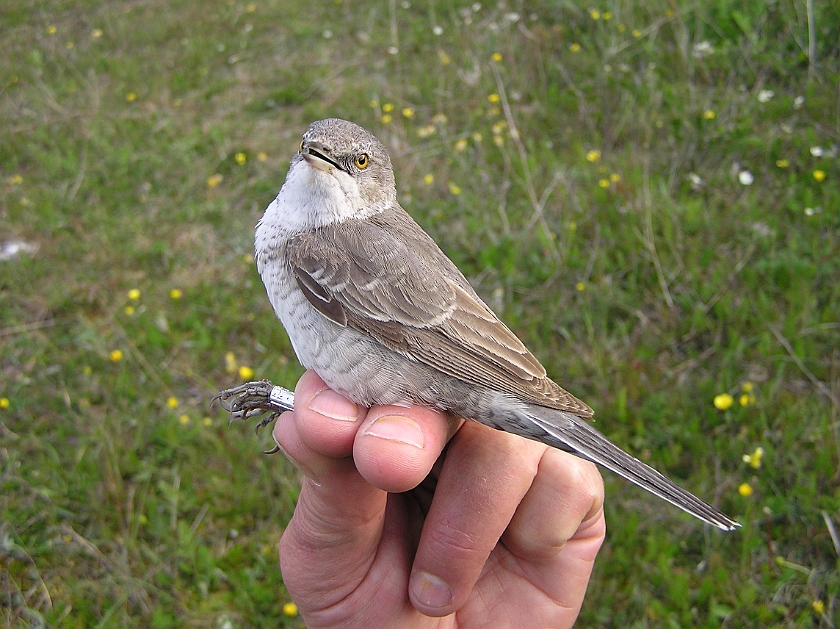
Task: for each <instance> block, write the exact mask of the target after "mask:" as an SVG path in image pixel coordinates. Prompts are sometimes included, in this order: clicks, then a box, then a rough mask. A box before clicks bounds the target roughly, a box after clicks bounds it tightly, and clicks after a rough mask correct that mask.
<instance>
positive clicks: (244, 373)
mask: <svg viewBox="0 0 840 629" xmlns="http://www.w3.org/2000/svg"><path fill="white" fill-rule="evenodd" d="M239 377H240V378H242V379H243V380H250V379H251V378H253V377H254V370H253V369H251V368H250V367H246V366H245V365H242V366H241V367H240V368H239Z"/></svg>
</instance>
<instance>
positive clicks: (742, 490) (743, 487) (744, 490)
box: [738, 483, 753, 498]
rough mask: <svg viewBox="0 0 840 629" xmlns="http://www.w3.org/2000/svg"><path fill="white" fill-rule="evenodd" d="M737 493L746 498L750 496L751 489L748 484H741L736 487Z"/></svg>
mask: <svg viewBox="0 0 840 629" xmlns="http://www.w3.org/2000/svg"><path fill="white" fill-rule="evenodd" d="M738 493H739V494H741V495H742V496H743V497H744V498H746V497H747V496H752V493H753V488H752V487H750V484H749V483H741V484H740V485H738Z"/></svg>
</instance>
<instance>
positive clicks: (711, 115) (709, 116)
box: [703, 109, 717, 120]
mask: <svg viewBox="0 0 840 629" xmlns="http://www.w3.org/2000/svg"><path fill="white" fill-rule="evenodd" d="M716 116H717V114H716V113H715V112H714V110H713V109H707V110H706V111H704V112H703V119H704V120H714V119H715V117H716Z"/></svg>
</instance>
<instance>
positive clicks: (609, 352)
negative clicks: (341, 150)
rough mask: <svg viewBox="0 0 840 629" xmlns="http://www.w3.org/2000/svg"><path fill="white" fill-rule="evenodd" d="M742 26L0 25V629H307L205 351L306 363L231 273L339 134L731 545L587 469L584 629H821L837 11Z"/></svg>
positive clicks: (445, 16) (161, 11)
mask: <svg viewBox="0 0 840 629" xmlns="http://www.w3.org/2000/svg"><path fill="white" fill-rule="evenodd" d="M742 4H743V3H736V2H732V1H730V0H720V1H719V2H716V3H709V4H704V3H689V2H684V1H683V0H677V1H676V2H664V1H657V2H652V3H647V2H641V1H637V0H616V2H614V3H612V4H607V5H602V6H597V7H596V6H595V5H592V6H590V5H585V4H581V5H579V6H576V5H575V4H574V3H557V2H549V1H548V0H542V1H537V2H530V3H527V5H523V6H520V4H519V3H510V4H509V5H508V6H507V7H503V6H501V5H498V6H497V5H496V3H495V2H487V3H482V6H481V8H480V9H478V10H475V9H474V8H473V3H471V2H465V1H464V2H462V1H457V2H456V1H455V0H449V1H446V2H444V1H442V0H438V1H432V0H429V1H428V2H420V1H419V0H413V1H412V2H411V3H410V4H409V3H407V2H401V1H397V2H395V3H389V2H386V1H385V0H376V1H375V2H368V3H361V2H352V1H351V0H344V1H343V2H342V1H340V0H339V1H335V0H322V1H320V2H314V3H313V2H304V1H302V0H294V1H292V0H282V1H281V0H273V1H265V2H255V3H254V4H249V3H248V2H246V1H245V0H229V1H228V2H219V3H210V2H206V3H198V2H187V1H185V0H175V1H174V2H163V1H161V0H138V1H137V2H105V3H100V2H93V1H92V0H67V1H65V2H55V1H54V0H53V1H49V0H40V1H39V0H24V1H21V2H13V1H11V0H4V1H3V2H2V3H0V32H2V34H3V36H2V44H0V46H2V50H3V54H2V55H0V227H2V232H0V241H2V242H8V241H11V240H22V241H25V242H27V243H30V244H32V245H34V246H37V251H36V252H34V253H30V254H23V255H20V256H18V257H15V258H14V259H11V260H6V261H0V343H2V345H1V346H0V347H2V351H0V397H2V398H3V399H5V400H8V406H7V407H5V408H0V470H2V471H1V472H0V540H2V541H1V542H0V585H2V588H0V625H2V626H9V627H16V628H17V627H30V626H32V627H37V626H54V627H155V628H157V627H161V628H163V627H269V626H271V627H275V626H277V625H278V623H279V624H280V625H281V626H301V623H300V620H299V619H295V618H290V617H286V616H284V615H283V614H282V606H283V604H284V603H286V602H288V600H289V599H288V595H287V594H286V592H285V590H284V589H283V584H282V580H281V578H280V575H279V570H278V569H277V561H276V544H277V541H278V539H279V537H280V534H281V533H282V530H283V526H284V524H285V522H286V521H287V520H288V518H289V516H290V514H291V512H292V510H293V506H294V501H295V498H296V493H297V484H298V479H297V477H296V474H295V472H294V470H293V468H292V467H291V466H290V465H288V464H287V463H286V462H285V461H284V460H282V459H280V458H278V457H271V458H268V457H263V456H262V455H260V454H259V450H260V449H261V448H263V447H265V446H266V443H267V440H268V437H267V436H266V435H265V434H263V435H261V436H260V437H259V438H255V437H254V435H253V432H252V430H251V429H250V427H244V428H243V427H242V426H241V425H234V426H232V427H231V428H228V426H227V423H226V417H225V416H224V414H223V413H221V412H219V411H216V410H214V411H210V410H209V409H208V401H209V398H210V396H211V395H212V394H213V393H215V392H216V391H217V390H219V389H221V388H225V387H227V386H230V385H232V384H235V383H237V382H238V381H239V375H238V374H237V373H236V372H235V370H234V371H233V372H230V371H229V370H228V369H227V368H226V360H225V355H226V353H227V352H233V354H234V362H235V363H236V365H245V366H248V367H250V368H252V369H253V370H254V373H255V377H258V378H260V377H267V378H270V379H272V380H273V381H275V382H279V383H285V384H293V383H294V382H295V380H296V378H297V376H298V375H299V374H300V373H301V370H300V368H299V366H298V365H297V363H296V361H295V359H294V355H293V353H292V351H291V349H290V346H289V343H288V340H287V339H286V337H285V334H284V332H283V331H282V328H281V326H280V325H279V323H278V322H277V321H276V320H275V319H274V317H273V314H272V312H271V309H270V306H269V304H268V302H267V299H266V297H265V294H264V290H263V288H262V286H261V284H260V281H259V278H258V276H257V274H256V272H255V269H254V265H253V262H252V261H251V260H250V259H249V258H248V256H249V255H250V253H251V251H252V237H253V226H254V224H255V223H256V221H257V220H258V218H259V216H260V215H261V212H262V210H263V208H264V207H265V206H266V205H267V204H268V202H269V201H270V200H271V199H272V197H273V195H274V194H275V193H276V190H277V189H278V188H279V186H280V184H281V183H282V181H283V177H284V175H285V171H286V165H287V163H288V160H289V158H290V157H291V155H292V154H293V152H294V151H295V150H296V147H297V144H298V142H299V136H300V134H301V132H302V131H303V130H304V129H305V127H306V125H307V124H308V123H309V122H311V121H312V120H314V119H317V118H321V117H326V116H340V117H345V118H349V119H352V120H355V121H357V122H359V123H360V124H362V125H364V126H366V127H368V128H369V129H371V130H372V131H374V132H375V133H376V134H377V135H378V136H379V137H380V139H381V140H383V142H384V143H385V144H386V145H387V146H388V147H389V148H390V149H391V152H392V156H393V159H394V163H395V168H396V173H397V181H398V188H399V191H400V197H401V201H402V202H403V204H404V206H405V207H406V209H407V210H409V212H411V213H412V214H413V215H414V217H415V218H416V219H417V220H418V221H419V222H420V223H421V224H422V225H423V226H424V227H425V228H427V229H428V231H429V232H430V233H431V234H432V235H433V236H434V237H435V238H436V239H437V240H438V242H439V243H440V244H441V246H442V247H443V248H444V250H445V251H446V252H447V253H448V254H449V255H450V256H451V257H452V258H453V259H454V260H455V261H456V263H457V264H458V265H459V266H460V267H461V268H462V270H463V271H464V272H465V273H466V274H467V276H468V277H469V278H470V279H471V280H473V281H474V283H475V286H476V288H477V289H478V291H479V292H480V293H481V294H482V295H483V296H485V297H486V298H487V300H488V302H489V303H490V304H491V305H492V306H493V307H494V308H496V309H497V312H499V314H500V315H501V316H502V317H503V318H504V319H505V320H506V321H507V322H509V323H510V325H511V326H512V327H513V328H514V329H515V330H516V331H517V332H518V333H519V334H520V335H521V336H522V337H523V339H524V340H525V341H526V343H527V344H528V345H529V346H530V347H532V348H533V349H535V351H536V353H537V354H538V356H539V357H540V358H541V359H542V360H543V361H544V363H545V364H546V366H547V368H548V370H549V372H550V374H551V375H552V376H554V377H555V379H557V380H558V381H559V382H560V383H561V384H562V385H563V386H565V387H566V388H568V389H570V390H571V391H572V392H574V393H575V394H576V395H579V396H580V397H582V398H583V399H584V400H586V401H587V402H589V403H590V404H591V405H592V406H593V407H594V408H595V410H596V413H597V418H598V426H599V427H600V428H601V429H602V430H603V431H604V432H606V434H607V435H608V436H610V437H611V438H612V439H614V440H615V441H616V442H618V443H619V444H621V445H623V446H625V447H627V448H628V449H629V450H630V451H631V452H633V453H634V454H635V455H636V456H639V457H640V458H643V459H645V460H647V461H649V462H650V463H651V464H653V465H654V466H656V467H657V468H659V469H660V470H662V471H663V472H667V473H668V474H669V475H670V476H671V477H673V478H675V479H677V480H679V481H680V482H682V483H683V484H685V485H686V486H687V487H688V488H690V489H692V490H693V491H696V492H697V493H698V494H700V495H701V496H704V497H706V498H707V499H710V500H712V501H714V502H715V503H716V504H718V505H719V506H720V507H721V508H722V509H723V510H724V511H726V512H727V513H730V514H732V515H735V516H737V517H738V519H739V520H740V521H741V522H742V523H743V524H744V527H743V529H742V530H740V531H739V532H736V533H732V534H728V535H723V534H718V533H716V532H710V531H707V530H704V529H703V528H702V527H701V526H699V525H698V524H697V523H696V522H694V521H692V520H690V519H689V518H687V517H684V516H682V515H681V514H680V513H678V512H677V511H676V510H674V509H671V508H668V507H666V506H664V505H663V504H662V503H660V502H659V501H657V500H655V499H652V498H651V497H649V496H647V495H645V494H643V493H642V492H641V491H638V490H636V489H635V488H632V487H630V486H628V485H627V484H626V483H623V482H621V481H620V480H617V479H616V478H615V477H613V476H611V475H609V474H607V475H606V484H607V496H608V499H607V521H608V527H609V531H608V539H607V542H606V544H605V545H604V548H603V551H602V552H601V555H600V557H599V560H598V563H597V565H596V570H595V575H594V577H593V580H592V583H591V585H590V589H589V594H588V597H587V600H586V602H585V604H584V608H583V612H582V617H581V621H580V625H581V626H585V627H590V626H592V627H594V626H604V627H720V626H726V627H801V626H804V627H832V626H837V625H838V623H840V597H838V594H837V593H838V592H840V570H839V568H840V564H839V563H838V561H840V560H838V555H837V549H836V548H835V546H834V545H833V543H832V540H831V537H830V534H829V529H828V527H827V524H826V519H825V518H826V517H827V518H829V519H830V520H831V521H832V522H833V523H834V525H835V526H837V527H840V489H838V488H840V473H838V469H840V413H838V408H839V407H838V396H840V281H838V278H840V186H838V182H840V166H838V164H840V162H838V159H837V157H836V146H837V145H838V144H840V125H839V124H838V120H840V105H838V103H839V102H840V92H838V84H840V65H839V64H838V58H840V46H839V45H838V43H837V42H838V41H840V10H838V8H837V6H836V4H834V3H827V2H815V3H814V8H815V11H816V15H815V16H814V18H815V19H814V23H815V30H814V33H813V35H814V38H815V47H814V51H815V57H814V59H809V43H810V41H811V40H810V39H809V31H808V20H807V15H806V6H805V2H792V1H791V0H778V1H775V2H755V3H747V5H748V6H741V5H742ZM593 8H597V9H599V10H600V12H601V13H600V15H598V18H599V19H597V20H596V19H593V15H591V14H590V9H593ZM514 12H517V15H513V13H514ZM605 12H609V19H607V18H608V15H607V13H605ZM514 18H515V19H514ZM436 26H439V27H440V28H441V29H442V32H441V34H440V35H435V34H433V28H434V27H436ZM703 42H708V47H707V46H706V45H705V44H703ZM390 47H394V49H395V54H390V53H389V51H388V49H389V48H390ZM494 53H499V54H501V60H499V61H493V60H492V56H493V54H494ZM764 90H771V91H772V92H773V94H772V97H770V98H769V99H767V98H762V99H760V98H759V95H760V93H761V92H762V91H764ZM492 95H498V97H496V96H492ZM765 96H767V94H765ZM802 99H804V100H802ZM497 100H498V102H495V101H497ZM762 100H764V101H765V102H762ZM392 108H393V109H392ZM406 108H409V109H410V112H409V111H406V112H405V113H411V114H413V115H411V116H410V117H407V116H406V115H404V112H403V110H404V109H406ZM391 109H392V110H391ZM705 112H713V115H712V114H711V113H705ZM512 127H515V129H516V130H517V136H516V137H514V135H512V134H511V128H512ZM418 132H420V133H418ZM459 140H465V142H459ZM813 147H822V148H823V149H824V153H825V154H824V155H823V156H822V157H818V156H815V155H813V154H812V153H813V151H812V148H813ZM832 147H835V149H834V151H835V155H834V156H831V155H830V153H831V152H832ZM593 150H597V151H600V154H599V158H598V159H597V161H589V160H588V159H587V154H588V153H589V152H590V151H593ZM238 153H241V154H244V157H245V160H244V163H240V162H242V161H243V160H242V157H241V156H240V157H239V159H238V160H237V157H236V155H237V154H238ZM589 155H590V158H594V157H595V155H596V154H594V153H590V154H589ZM780 160H786V162H784V161H780ZM779 164H781V165H782V166H784V167H782V166H780V165H779ZM785 164H786V165H785ZM743 170H746V171H749V172H750V173H751V174H752V175H753V178H754V182H753V184H752V185H750V186H745V185H742V184H741V183H740V182H739V178H738V175H739V172H740V171H743ZM817 171H820V172H822V173H824V178H823V179H822V180H819V179H818V178H819V177H820V176H819V175H817V174H816V173H817ZM217 174H218V175H221V176H222V179H221V181H220V182H219V183H218V185H216V186H215V187H210V186H209V185H208V178H210V177H211V176H213V175H217ZM611 175H612V177H611ZM692 177H695V178H699V180H700V183H692ZM217 179H218V178H217ZM695 182H696V179H695ZM453 191H455V192H459V194H454V193H453ZM132 288H137V289H139V290H140V292H141V295H140V298H139V299H138V300H131V299H130V298H129V297H128V296H127V293H128V291H129V290H130V289H132ZM171 289H180V290H181V291H182V296H181V298H180V299H173V298H172V297H171V296H170V290H171ZM129 306H130V307H131V308H133V312H132V313H131V314H128V313H127V312H126V307H129ZM113 350H120V351H121V352H122V360H120V361H113V360H111V352H112V351H113ZM228 362H230V361H228ZM232 366H233V365H227V367H232ZM746 383H751V384H752V385H753V387H754V388H753V390H752V394H753V395H754V398H755V403H750V404H747V405H746V406H742V405H741V404H740V401H739V398H740V396H741V394H742V390H743V387H744V385H745V384H746ZM724 392H729V393H731V394H732V395H733V396H734V398H735V403H734V405H733V406H732V407H731V408H729V409H728V410H726V411H719V410H716V409H715V407H714V406H713V404H712V400H713V399H714V397H715V396H716V395H718V394H720V393H724ZM170 397H171V398H174V399H175V401H174V408H172V407H170V405H169V404H168V399H169V398H170ZM757 447H762V448H763V449H764V451H765V455H764V457H763V460H762V465H761V467H760V468H758V469H754V468H752V467H750V466H749V465H747V464H746V463H744V462H743V461H742V456H743V455H744V454H748V453H752V452H753V451H754V450H755V449H756V448H757ZM742 483H749V484H750V486H751V487H752V489H753V490H754V491H753V493H752V495H750V496H748V497H743V496H741V495H740V494H739V492H738V487H739V486H740V485H741V484H742ZM824 514H825V517H824ZM817 601H819V602H821V603H822V605H823V606H824V607H823V612H822V614H820V613H818V611H817V608H818V607H819V605H816V606H815V604H814V603H815V602H817ZM284 623H285V624H284Z"/></svg>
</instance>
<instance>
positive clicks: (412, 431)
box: [273, 371, 606, 629]
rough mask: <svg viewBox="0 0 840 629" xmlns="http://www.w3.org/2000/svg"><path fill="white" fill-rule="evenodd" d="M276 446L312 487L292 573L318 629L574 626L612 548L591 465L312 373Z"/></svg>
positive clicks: (307, 488) (288, 576) (305, 492)
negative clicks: (350, 392) (604, 550)
mask: <svg viewBox="0 0 840 629" xmlns="http://www.w3.org/2000/svg"><path fill="white" fill-rule="evenodd" d="M273 434H274V439H275V441H276V442H277V444H278V445H279V446H280V447H281V448H282V449H283V451H284V452H285V453H286V455H287V456H288V457H289V458H290V459H291V460H292V462H293V463H294V464H295V465H296V467H297V468H298V469H299V470H300V471H301V472H302V473H303V475H304V480H303V485H302V487H301V493H300V498H299V500H298V504H297V507H296V509H295V513H294V515H293V517H292V519H291V521H290V522H289V525H288V527H287V528H286V531H285V532H284V534H283V537H282V540H281V542H280V565H281V570H282V573H283V580H284V583H285V585H286V587H287V589H288V591H289V593H290V594H291V596H292V599H293V600H294V601H295V602H296V604H297V606H298V609H299V610H300V613H301V615H302V616H303V618H304V619H305V621H306V623H307V626H308V627H310V628H315V627H343V628H352V627H359V628H364V629H374V628H378V627H398V628H402V627H418V628H420V627H436V628H445V627H446V628H448V627H453V628H454V627H460V628H473V627H490V626H492V627H496V628H504V627H521V626H523V624H522V623H523V622H526V623H527V626H532V627H571V626H572V625H573V624H574V621H575V619H576V618H577V615H578V613H579V611H580V606H581V604H582V602H583V597H584V594H585V593H586V586H587V584H588V582H589V577H590V575H591V571H592V566H593V563H594V561H595V557H596V555H597V553H598V550H599V548H600V547H601V544H602V542H603V540H604V535H605V532H606V525H605V522H604V511H603V501H604V488H603V481H602V479H601V476H600V474H599V472H598V471H597V469H596V468H595V466H594V465H593V464H591V463H589V462H586V461H583V460H582V459H579V458H577V457H575V456H572V455H570V454H567V453H565V452H562V451H560V450H556V449H554V448H550V447H548V446H545V445H542V444H540V443H537V442H535V441H530V440H527V439H523V438H521V437H517V436H514V435H510V434H507V433H504V432H500V431H496V430H493V429H491V428H487V427H486V426H482V425H480V424H476V423H474V422H464V421H462V420H456V419H454V418H452V417H450V416H447V415H446V414H443V413H440V412H437V411H434V410H431V409H429V408H425V407H419V406H413V407H401V406H375V407H373V408H371V409H366V408H363V407H359V406H357V405H356V404H353V403H352V402H350V401H348V400H346V399H345V398H343V397H341V396H339V395H338V394H337V393H335V392H333V391H331V390H330V389H329V388H328V387H327V385H326V384H324V382H323V381H322V380H321V379H320V378H319V377H318V376H317V375H316V374H315V373H314V372H312V371H310V372H307V373H306V374H304V376H303V377H302V378H301V380H300V381H299V382H298V385H297V388H296V390H295V411H294V412H289V413H285V414H283V415H282V416H281V417H280V418H279V420H278V421H277V422H276V423H275V427H274V433H273Z"/></svg>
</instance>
